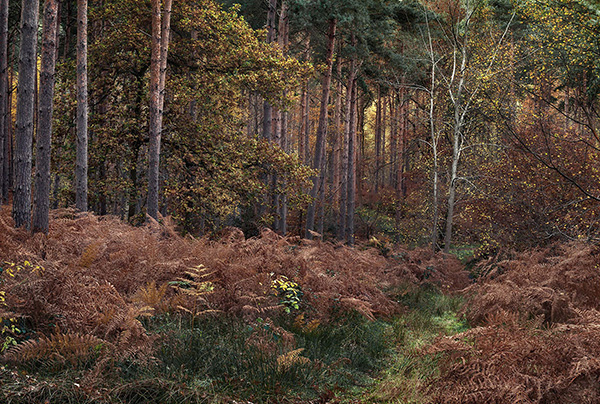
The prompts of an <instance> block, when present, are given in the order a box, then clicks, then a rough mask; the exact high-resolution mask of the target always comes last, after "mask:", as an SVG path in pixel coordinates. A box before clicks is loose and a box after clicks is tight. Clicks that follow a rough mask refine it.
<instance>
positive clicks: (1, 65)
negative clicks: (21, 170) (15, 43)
mask: <svg viewBox="0 0 600 404" xmlns="http://www.w3.org/2000/svg"><path fill="white" fill-rule="evenodd" d="M7 112H8V0H0V204H2V203H3V202H4V201H5V200H6V198H7V197H8V195H6V194H5V193H4V192H5V187H4V181H5V178H6V177H7V173H6V172H5V171H4V169H5V166H7V165H6V164H4V159H5V158H6V153H5V149H6V148H7V146H8V125H7V123H8V122H7V120H6V115H7Z"/></svg>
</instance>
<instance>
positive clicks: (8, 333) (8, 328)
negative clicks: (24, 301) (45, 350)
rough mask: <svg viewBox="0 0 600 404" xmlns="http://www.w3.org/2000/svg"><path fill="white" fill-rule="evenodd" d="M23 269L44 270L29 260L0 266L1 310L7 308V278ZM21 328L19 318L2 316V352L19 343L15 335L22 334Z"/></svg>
mask: <svg viewBox="0 0 600 404" xmlns="http://www.w3.org/2000/svg"><path fill="white" fill-rule="evenodd" d="M23 270H28V271H30V272H32V273H41V272H43V271H44V268H42V267H41V266H39V265H34V264H32V263H31V262H29V261H25V262H24V263H23V264H22V265H21V264H15V263H14V262H5V263H4V266H3V267H0V312H2V309H3V308H7V307H8V305H7V304H6V290H3V286H4V284H5V283H6V279H10V278H14V277H15V276H16V274H18V273H19V272H21V271H23ZM20 333H21V330H20V329H19V328H18V327H17V319H16V318H14V317H2V316H0V353H2V352H4V351H6V350H7V349H8V348H10V347H11V346H13V345H17V340H16V339H15V336H16V335H17V334H20Z"/></svg>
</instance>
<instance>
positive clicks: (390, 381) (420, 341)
mask: <svg viewBox="0 0 600 404" xmlns="http://www.w3.org/2000/svg"><path fill="white" fill-rule="evenodd" d="M401 292H402V293H401V294H400V295H399V297H398V300H399V301H400V302H401V303H403V304H404V305H405V306H407V308H408V310H409V312H408V313H407V314H406V315H404V316H402V317H400V318H398V319H395V320H394V321H393V323H392V327H393V330H394V342H395V352H394V354H393V355H391V356H390V357H389V360H388V363H387V366H386V370H385V371H383V372H382V373H381V374H380V375H379V378H378V382H377V383H376V384H375V385H374V386H373V387H372V388H370V389H367V390H366V391H365V392H363V394H362V396H361V401H362V402H370V403H380V402H381V403H396V404H413V403H415V404H416V403H419V404H422V403H427V402H429V399H428V397H427V383H428V382H429V381H430V380H432V379H433V378H434V377H436V376H437V375H438V374H439V369H438V361H439V359H440V358H439V356H437V355H432V354H425V353H423V351H422V348H423V347H425V346H426V345H428V344H429V343H431V342H432V341H433V340H434V339H435V338H436V337H437V336H439V335H453V334H456V333H459V332H462V331H465V330H467V329H468V324H467V323H466V321H465V320H464V319H462V318H460V317H459V315H458V313H459V311H460V309H461V307H462V305H463V300H462V298H461V297H458V296H450V295H444V294H442V293H440V292H439V291H438V290H437V288H436V287H434V286H423V287H419V288H415V287H414V286H408V285H407V288H406V289H405V290H401Z"/></svg>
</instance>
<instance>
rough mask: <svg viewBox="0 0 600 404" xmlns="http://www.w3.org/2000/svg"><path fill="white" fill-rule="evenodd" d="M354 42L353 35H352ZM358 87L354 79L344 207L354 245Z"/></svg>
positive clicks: (347, 227)
mask: <svg viewBox="0 0 600 404" xmlns="http://www.w3.org/2000/svg"><path fill="white" fill-rule="evenodd" d="M352 39H353V42H354V35H353V38H352ZM357 97H358V88H357V83H356V79H355V80H354V83H353V85H352V91H351V105H350V136H349V138H348V207H347V208H346V215H347V217H346V240H347V242H348V245H351V246H353V245H354V214H355V211H356V154H357V153H356V140H357V136H356V132H357V131H356V112H357V111H356V104H357V102H356V100H357Z"/></svg>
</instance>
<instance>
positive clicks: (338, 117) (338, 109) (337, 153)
mask: <svg viewBox="0 0 600 404" xmlns="http://www.w3.org/2000/svg"><path fill="white" fill-rule="evenodd" d="M340 53H341V47H340ZM337 80H338V83H337V89H336V94H335V118H334V128H335V131H334V133H333V142H332V143H333V161H332V163H331V165H332V167H333V179H332V181H331V188H332V198H333V205H334V206H335V208H336V210H337V211H338V212H339V200H340V181H341V177H340V175H341V165H342V164H341V158H342V148H343V142H344V129H343V128H342V88H343V83H342V59H341V58H339V57H338V58H337Z"/></svg>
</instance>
